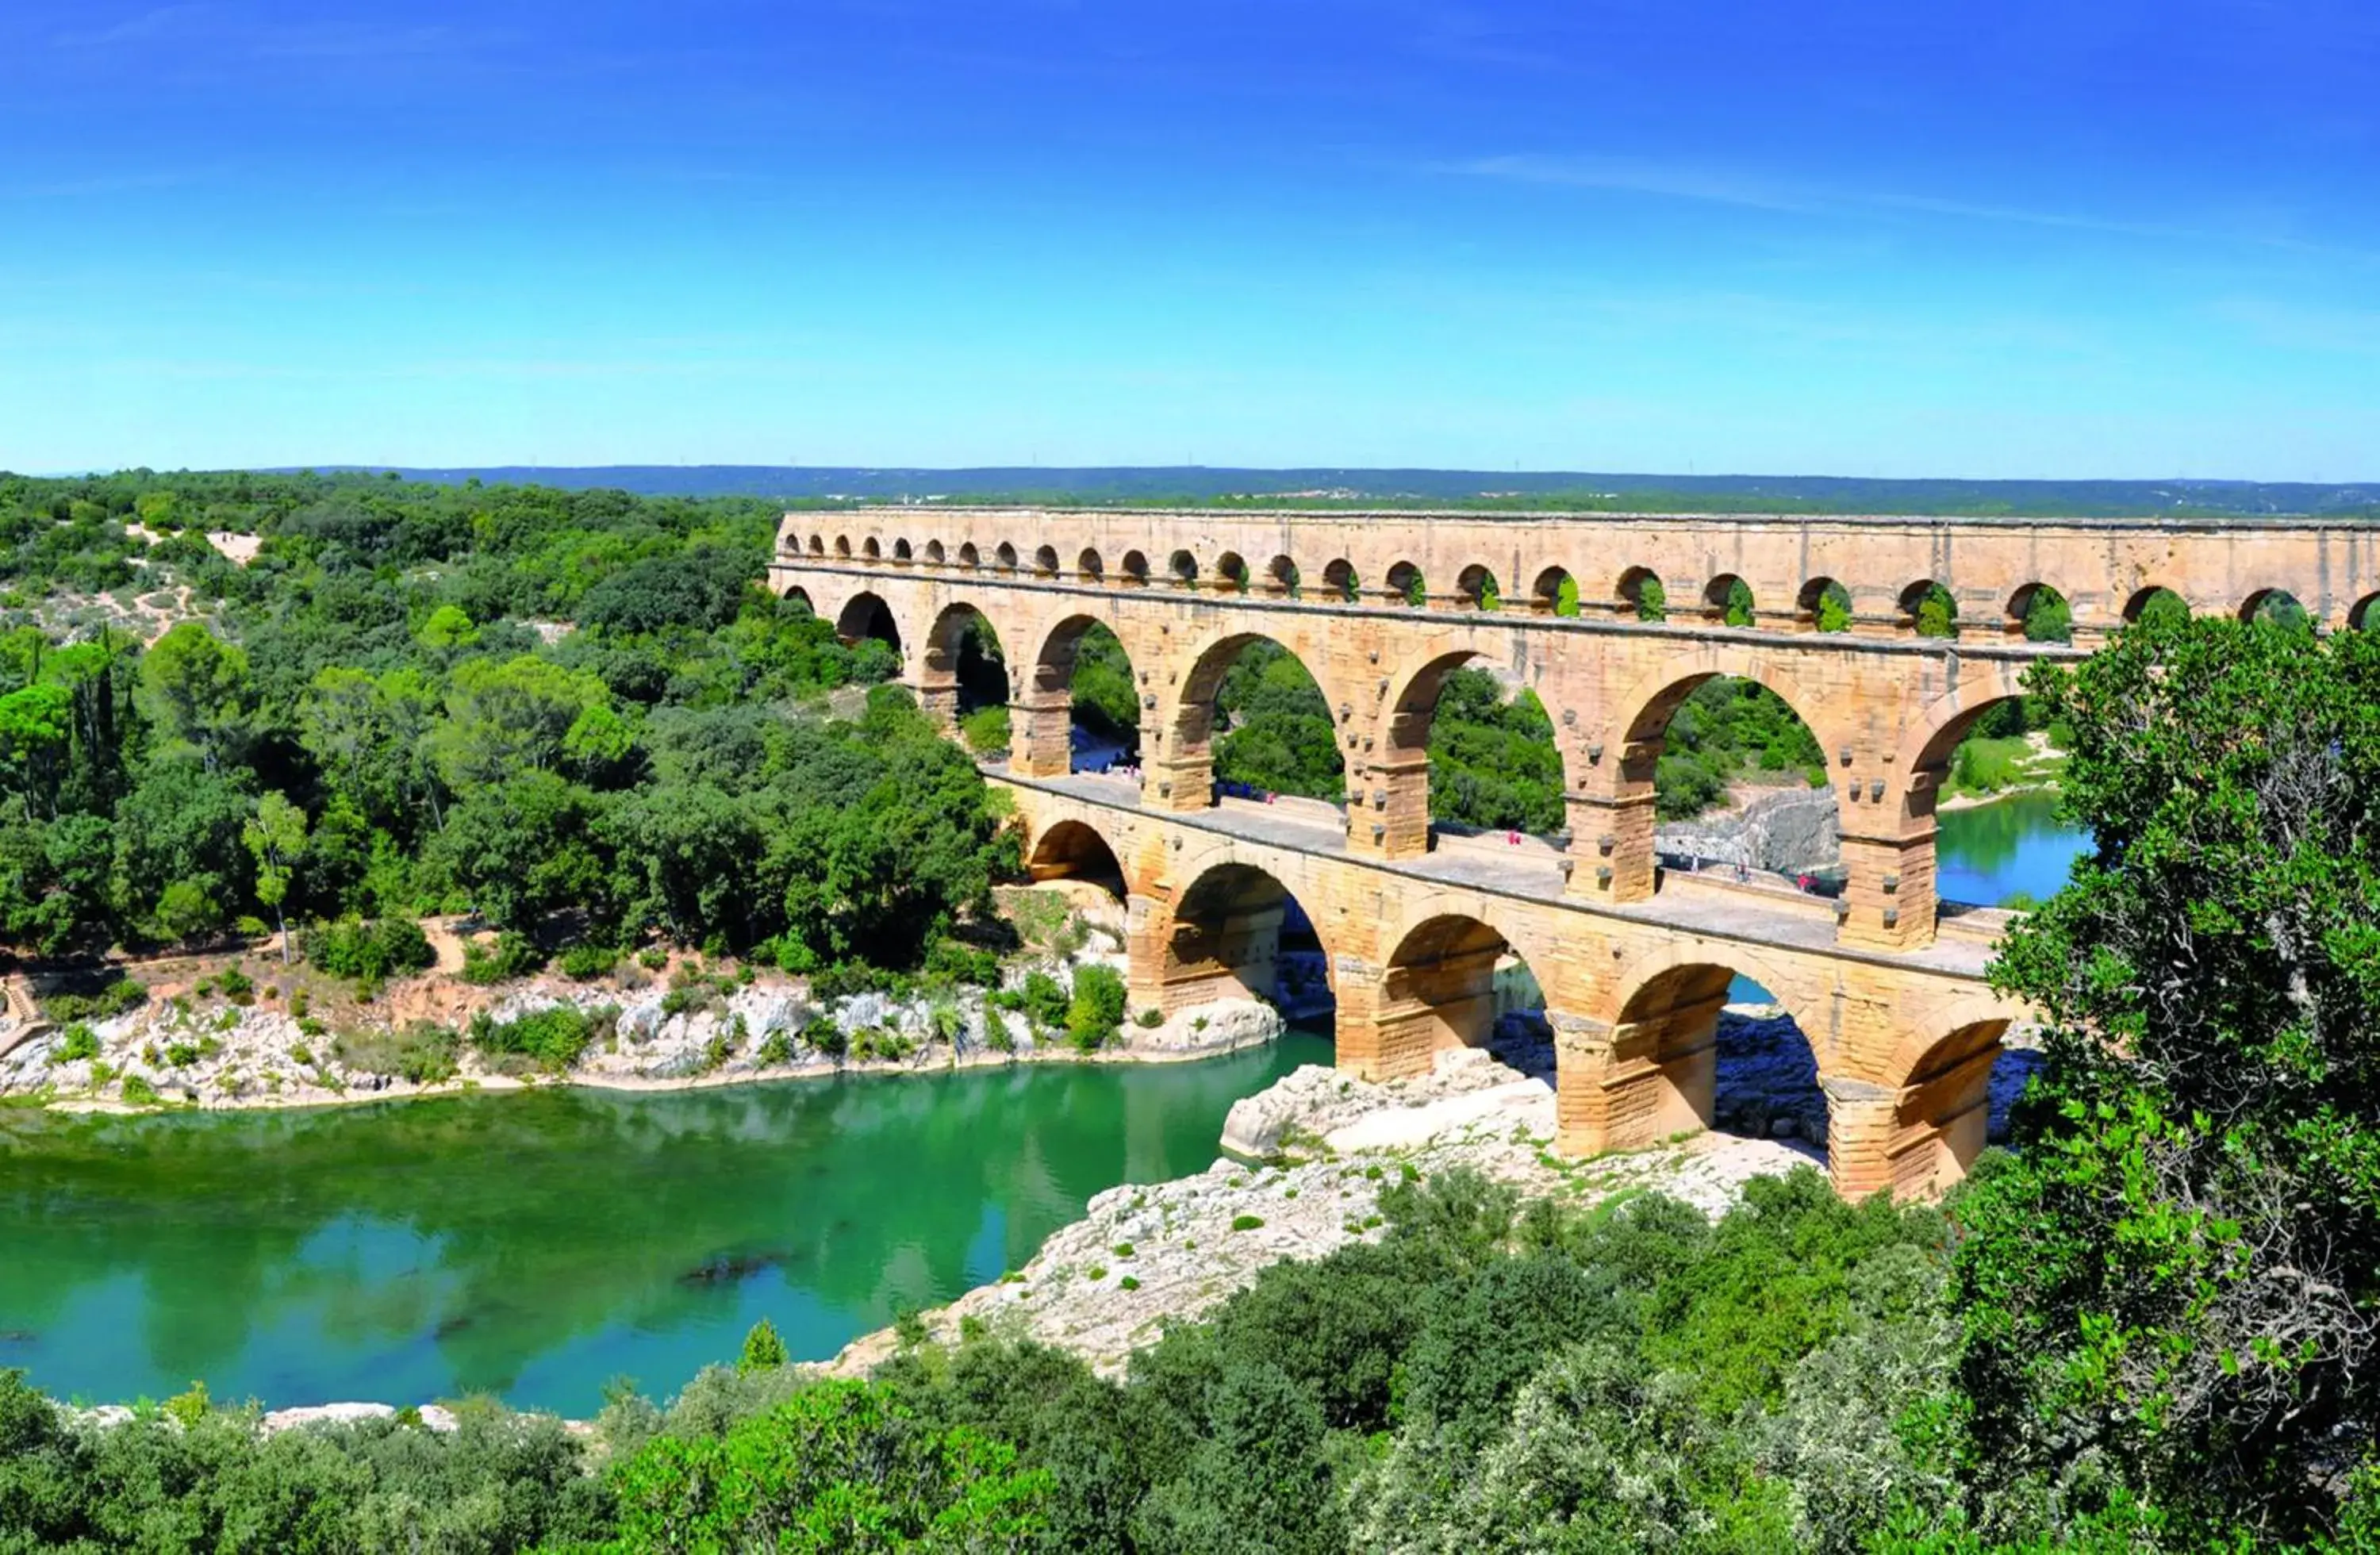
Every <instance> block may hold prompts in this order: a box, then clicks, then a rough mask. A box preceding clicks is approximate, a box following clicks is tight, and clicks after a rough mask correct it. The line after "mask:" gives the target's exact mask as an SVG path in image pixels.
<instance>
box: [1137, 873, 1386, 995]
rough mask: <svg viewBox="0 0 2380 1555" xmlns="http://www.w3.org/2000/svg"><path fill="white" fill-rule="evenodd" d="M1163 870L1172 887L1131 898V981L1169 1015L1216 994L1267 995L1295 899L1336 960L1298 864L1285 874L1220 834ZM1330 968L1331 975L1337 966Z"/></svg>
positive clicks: (1332, 962)
mask: <svg viewBox="0 0 2380 1555" xmlns="http://www.w3.org/2000/svg"><path fill="white" fill-rule="evenodd" d="M1168 872H1169V873H1171V874H1172V876H1173V878H1174V880H1175V881H1176V882H1177V883H1176V885H1175V887H1174V889H1173V890H1172V892H1171V893H1168V894H1167V895H1166V896H1165V897H1164V898H1163V899H1162V900H1160V899H1159V898H1158V897H1156V896H1155V895H1154V894H1152V895H1151V896H1149V897H1147V898H1141V899H1136V902H1135V913H1134V918H1135V928H1134V934H1133V950H1132V959H1133V973H1134V976H1133V982H1134V985H1135V993H1136V995H1137V996H1138V997H1140V998H1141V1000H1142V1001H1143V1002H1145V1003H1147V1004H1150V1005H1153V1006H1155V1007H1157V1008H1159V1009H1161V1010H1164V1011H1166V1012H1167V1013H1169V1014H1171V1013H1172V1012H1173V1011H1175V1010H1181V1009H1186V1008H1189V1007H1191V1006H1193V1005H1196V1004H1203V1003H1208V1002H1212V1001H1214V1000H1216V999H1225V998H1267V999H1269V998H1270V997H1271V996H1272V990H1273V987H1274V979H1275V977H1276V975H1277V971H1276V968H1277V963H1278V958H1279V956H1280V954H1281V921H1282V919H1283V917H1285V916H1286V914H1287V905H1288V903H1289V902H1290V901H1291V900H1292V899H1293V898H1294V899H1296V900H1297V901H1298V902H1299V904H1300V905H1301V906H1302V907H1303V908H1304V909H1305V915H1306V917H1307V920H1308V921H1309V922H1310V923H1311V924H1312V926H1313V929H1314V933H1315V936H1316V938H1317V939H1318V940H1319V941H1320V942H1321V943H1322V951H1323V962H1324V965H1325V966H1326V968H1335V967H1336V966H1337V965H1338V959H1339V958H1338V954H1337V952H1336V949H1335V947H1334V943H1333V934H1332V930H1331V928H1330V925H1329V924H1327V923H1325V922H1324V921H1323V917H1322V915H1320V914H1319V913H1318V912H1316V911H1315V910H1314V908H1315V905H1314V904H1313V903H1312V902H1311V901H1309V900H1308V899H1307V897H1306V896H1305V894H1303V893H1301V886H1304V885H1305V882H1304V881H1302V879H1300V878H1299V871H1296V870H1291V871H1289V872H1288V873H1289V877H1290V878H1287V879H1284V878H1283V875H1282V873H1281V871H1278V870H1276V869H1273V868H1271V867H1270V862H1269V861H1267V862H1257V861H1256V860H1254V859H1251V858H1250V857H1248V856H1245V854H1244V853H1243V851H1242V850H1241V849H1240V848H1238V847H1237V846H1236V845H1234V844H1232V843H1231V842H1229V841H1224V842H1222V843H1220V844H1219V845H1217V846H1214V847H1211V848H1208V849H1206V850H1204V851H1202V852H1200V853H1199V854H1197V855H1196V856H1194V857H1193V858H1191V859H1190V860H1189V861H1188V862H1186V863H1183V864H1181V865H1179V866H1178V867H1175V868H1172V869H1169V871H1168ZM1307 889H1310V887H1308V888H1307ZM1330 976H1332V977H1333V978H1334V979H1335V977H1336V973H1335V970H1334V971H1332V972H1330Z"/></svg>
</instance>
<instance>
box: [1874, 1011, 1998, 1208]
mask: <svg viewBox="0 0 2380 1555" xmlns="http://www.w3.org/2000/svg"><path fill="white" fill-rule="evenodd" d="M2010 1024H2012V1023H2011V1021H2010V1016H2009V1015H2008V1014H2007V1013H2006V1012H2005V1011H1998V1010H1965V1011H1960V1012H1956V1013H1953V1014H1951V1015H1950V1016H1949V1018H1948V1019H1947V1020H1939V1021H1936V1022H1933V1023H1931V1024H1930V1025H1929V1026H1928V1027H1926V1028H1925V1031H1924V1032H1923V1033H1921V1034H1920V1035H1919V1036H1918V1037H1916V1038H1913V1039H1911V1040H1910V1041H1909V1042H1908V1043H1906V1044H1904V1045H1903V1047H1902V1049H1901V1051H1900V1052H1898V1053H1896V1054H1895V1055H1894V1057H1893V1061H1892V1063H1891V1065H1890V1067H1889V1068H1888V1071H1887V1073H1888V1074H1890V1075H1897V1076H1899V1080H1898V1085H1899V1095H1898V1098H1897V1099H1896V1100H1895V1102H1894V1106H1893V1120H1892V1121H1893V1130H1892V1141H1891V1144H1890V1146H1889V1147H1888V1160H1889V1162H1890V1169H1891V1171H1890V1176H1891V1184H1892V1192H1893V1197H1896V1198H1909V1197H1918V1196H1920V1195H1925V1194H1932V1193H1938V1192H1940V1191H1942V1190H1944V1189H1947V1188H1949V1187H1951V1186H1953V1185H1955V1184H1958V1183H1959V1182H1961V1180H1963V1179H1964V1178H1965V1176H1966V1175H1967V1173H1968V1172H1969V1171H1970V1170H1972V1169H1973V1166H1974V1164H1975V1158H1976V1157H1977V1156H1979V1155H1981V1154H1982V1153H1983V1150H1984V1146H1985V1143H1987V1141H1988V1137H1989V1134H1990V1128H1991V1113H1992V1089H1993V1084H1994V1079H1995V1076H1996V1075H2006V1076H2008V1078H2009V1079H2010V1082H2011V1083H2012V1085H2013V1086H2015V1087H2022V1076H2024V1075H2029V1074H2030V1072H2031V1068H2032V1065H2031V1064H2030V1063H2024V1062H2019V1063H2013V1064H2011V1063H2010V1061H2011V1060H2012V1059H2014V1058H2015V1055H2014V1054H2012V1053H2010V1051H2009V1050H2008V1049H2007V1048H2006V1047H2004V1046H2003V1043H2004V1041H2005V1039H2006V1038H2007V1036H2008V1029H2009V1027H2010ZM1945 1026H1947V1027H1949V1031H1948V1033H1947V1034H1946V1035H1938V1036H1937V1035H1936V1034H1937V1033H1941V1032H1942V1031H1943V1028H1944V1027H1945Z"/></svg>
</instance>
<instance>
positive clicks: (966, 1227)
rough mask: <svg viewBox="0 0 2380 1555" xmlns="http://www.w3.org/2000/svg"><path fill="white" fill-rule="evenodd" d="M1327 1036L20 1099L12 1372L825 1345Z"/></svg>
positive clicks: (1044, 1223) (13, 1149)
mask: <svg viewBox="0 0 2380 1555" xmlns="http://www.w3.org/2000/svg"><path fill="white" fill-rule="evenodd" d="M1329 1062H1330V1044H1329V1042H1328V1041H1327V1039H1321V1038H1317V1037H1313V1036H1309V1035H1305V1034H1302V1033H1296V1032H1293V1033H1292V1034H1291V1035H1290V1036H1289V1037H1288V1038H1286V1039H1284V1040H1283V1041H1282V1042H1281V1043H1279V1044H1276V1045H1275V1046H1274V1047H1272V1048H1269V1049H1263V1050H1257V1051H1249V1052H1245V1053H1239V1054H1233V1055H1232V1056H1229V1057H1225V1058H1219V1059H1210V1060H1206V1061H1203V1062H1200V1063H1179V1064H1147V1065H1097V1066H1093V1065H1075V1064H1031V1065H1019V1066H1015V1067H1010V1068H1002V1069H985V1070H971V1071H966V1072H963V1073H956V1074H941V1075H899V1076H891V1077H876V1076H870V1077H864V1078H847V1079H836V1080H797V1081H781V1082H774V1083H768V1084H760V1085H750V1086H740V1087H727V1088H721V1089H711V1090H695V1091H671V1092H661V1093H625V1092H612V1091H597V1090H585V1089H577V1088H559V1087H557V1088H553V1089H545V1090H538V1091H530V1092H525V1093H523V1092H514V1093H504V1094H497V1095H484V1096H457V1097H448V1098H440V1099H431V1100H423V1101H409V1102H390V1103H382V1104H377V1105H366V1106H358V1107H343V1108H334V1109H327V1110H314V1111H306V1112H233V1113H225V1112H211V1113H177V1114H165V1115H161V1116H152V1117H144V1118H109V1117H74V1116H65V1115H53V1114H48V1113H43V1112H32V1111H6V1112H0V1367H25V1368H26V1369H27V1370H28V1371H29V1372H30V1374H31V1378H32V1380H33V1381H34V1383H35V1384H36V1385H37V1386H40V1387H42V1388H43V1389H46V1390H47V1391H50V1392H52V1393H54V1394H56V1395H58V1396H61V1397H67V1398H80V1399H86V1400H90V1401H92V1402H113V1401H124V1400H130V1399H133V1398H136V1397H140V1396H143V1395H146V1396H150V1397H163V1396H165V1395H166V1394H168V1393H173V1392H178V1391H181V1390H182V1389H184V1388H185V1387H187V1386H188V1384H189V1383H190V1381H191V1380H192V1379H204V1380H205V1382H206V1383H207V1385H208V1387H209V1388H210V1389H211V1390H212V1392H213V1393H214V1395H215V1396H216V1397H217V1398H229V1399H235V1400H237V1399H245V1398H249V1397H254V1398H257V1399H260V1400H261V1401H263V1402H264V1403H266V1404H267V1405H269V1406H274V1407H278V1406H283V1405H289V1404H301V1403H327V1402H331V1401H334V1400H341V1399H374V1400H382V1401H385V1402H389V1403H420V1402H426V1401H429V1400H432V1399H438V1398H444V1397H452V1396H455V1395H457V1394H459V1393H463V1392H466V1391H492V1392H495V1393H499V1394H501V1395H502V1396H503V1397H504V1398H505V1399H506V1400H507V1401H509V1402H511V1403H515V1404H518V1405H522V1406H526V1407H540V1408H551V1409H556V1410H560V1411H562V1412H564V1413H565V1414H572V1415H589V1414H592V1413H593V1412H594V1410H595V1409H596V1408H597V1407H598V1405H599V1404H600V1403H601V1391H602V1388H603V1384H604V1383H605V1381H606V1380H607V1379H612V1378H614V1377H621V1376H625V1377H630V1378H633V1379H636V1380H637V1383H638V1384H639V1385H640V1386H641V1387H642V1388H643V1389H644V1390H645V1391H648V1392H653V1393H657V1394H661V1395H666V1394H668V1393H670V1392H673V1391H675V1390H676V1389H677V1387H678V1386H679V1385H680V1384H682V1383H683V1382H685V1381H686V1379H687V1378H688V1377H690V1376H692V1375H693V1373H694V1372H695V1370H696V1369H697V1368H698V1367H700V1366H701V1365H702V1364H703V1363H704V1362H706V1361H714V1360H733V1359H734V1358H735V1352H736V1349H737V1347H738V1345H739V1344H740V1343H741V1342H742V1339H743V1335H744V1331H745V1330H746V1329H747V1328H748V1327H749V1326H750V1325H751V1324H752V1323H753V1322H754V1321H755V1320H757V1319H758V1318H761V1317H762V1316H766V1317H769V1318H772V1319H773V1320H774V1321H775V1322H776V1324H777V1327H778V1329H779V1330H781V1331H783V1334H784V1336H785V1340H786V1343H787V1345H788V1346H789V1347H790V1348H791V1349H792V1350H793V1352H794V1354H795V1355H796V1356H799V1357H805V1358H820V1357H824V1356H827V1355H832V1354H833V1353H834V1352H835V1351H836V1350H837V1349H838V1348H840V1347H841V1346H842V1345H843V1344H844V1342H846V1341H848V1340H850V1339H852V1338H854V1337H856V1336H857V1335H859V1334H862V1333H865V1332H868V1331H869V1330H874V1329H878V1328H881V1327H883V1326H884V1325H885V1324H887V1323H889V1322H891V1321H892V1318H893V1316H894V1314H895V1313H896V1312H897V1311H898V1310H900V1309H902V1308H904V1307H909V1306H930V1305H934V1304H938V1303H941V1302H943V1301H947V1300H949V1299H951V1298H952V1297H953V1296H956V1295H958V1294H960V1293H962V1292H964V1291H966V1290H968V1289H970V1288H972V1287H974V1286H976V1285H979V1284H983V1283H986V1282H990V1281H993V1280H997V1279H998V1278H1000V1276H1001V1274H1002V1272H1003V1271H1005V1270H1010V1269H1014V1268H1018V1267H1021V1266H1022V1265H1024V1264H1025V1263H1026V1261H1027V1260H1028V1259H1030V1258H1031V1257H1032V1256H1033V1254H1034V1252H1035V1251H1036V1250H1037V1249H1038V1247H1039V1246H1040V1245H1041V1243H1042V1241H1043V1239H1044V1238H1046V1237H1047V1236H1048V1235H1049V1234H1050V1233H1051V1232H1052V1231H1054V1230H1056V1229H1057V1228H1059V1227H1060V1226H1062V1225H1064V1224H1066V1223H1068V1222H1069V1221H1074V1220H1075V1219H1077V1218H1079V1217H1080V1215H1081V1213H1082V1209H1083V1206H1084V1205H1085V1203H1086V1202H1087V1201H1088V1200H1089V1198H1090V1197H1092V1196H1093V1195H1094V1194H1097V1193H1099V1192H1100V1191H1101V1190H1103V1189H1106V1188H1109V1187H1112V1186H1114V1185H1116V1184H1120V1183H1131V1182H1156V1181H1161V1180H1163V1179H1165V1178H1169V1177H1177V1176H1182V1175H1184V1174H1186V1173H1188V1172H1196V1171H1199V1170H1202V1169H1204V1168H1205V1167H1206V1165H1207V1164H1208V1162H1209V1161H1211V1160H1214V1159H1215V1156H1216V1153H1217V1151H1216V1138H1217V1136H1218V1135H1219V1134H1220V1130H1221V1128H1222V1123H1223V1114H1224V1113H1225V1112H1228V1111H1229V1110H1230V1108H1231V1104H1232V1102H1233V1100H1235V1099H1238V1098H1240V1097H1242V1096H1245V1095H1248V1094H1250V1093H1252V1092H1255V1091H1257V1090H1261V1089H1262V1088H1264V1087H1266V1086H1268V1085H1270V1084H1271V1083H1272V1082H1273V1081H1274V1080H1275V1079H1277V1078H1279V1077H1280V1076H1281V1075H1284V1074H1286V1073H1288V1072H1289V1071H1290V1070H1291V1069H1292V1068H1294V1067H1295V1066H1296V1065H1297V1064H1299V1063H1329Z"/></svg>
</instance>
